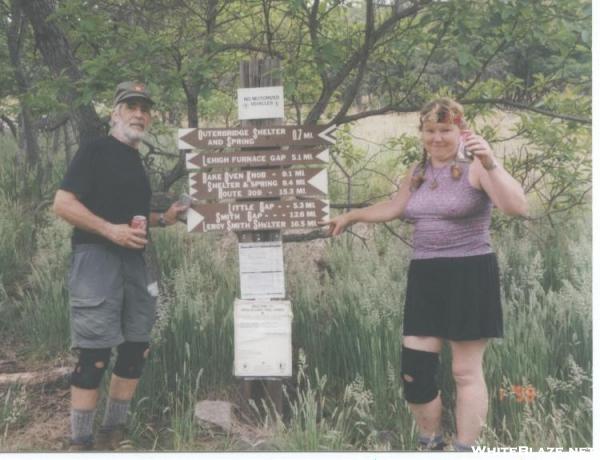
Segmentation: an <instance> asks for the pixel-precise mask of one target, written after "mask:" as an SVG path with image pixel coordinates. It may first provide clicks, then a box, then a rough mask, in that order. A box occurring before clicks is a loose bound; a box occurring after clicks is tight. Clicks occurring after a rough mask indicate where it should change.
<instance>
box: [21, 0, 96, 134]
mask: <svg viewBox="0 0 600 460" xmlns="http://www.w3.org/2000/svg"><path fill="white" fill-rule="evenodd" d="M54 3H55V2H53V1H52V0H22V1H20V2H19V4H20V6H21V8H22V9H23V12H24V13H25V15H26V16H27V19H29V22H30V23H31V26H32V28H33V32H34V35H35V41H36V46H37V48H38V49H39V50H40V52H41V54H42V57H43V58H44V62H45V63H46V65H47V66H48V67H49V68H50V70H51V71H52V73H53V74H54V75H55V76H56V77H60V76H61V75H65V76H66V77H67V78H68V79H69V80H70V81H71V83H72V85H70V86H69V89H68V90H66V91H65V92H64V93H63V94H60V95H59V96H60V97H61V98H63V99H64V100H65V101H66V102H67V103H68V105H69V107H70V109H71V113H72V115H73V120H74V122H75V126H76V127H77V131H78V134H79V140H80V142H81V141H85V140H88V139H92V138H94V137H98V136H101V135H103V134H105V133H106V127H105V126H104V124H103V123H102V121H101V120H100V118H99V117H98V115H97V114H96V111H95V109H94V107H93V106H92V104H90V103H88V104H81V103H79V102H77V99H78V97H79V93H78V91H77V89H76V83H77V82H79V81H80V80H81V79H82V78H83V74H82V72H81V70H80V69H79V66H78V63H77V61H76V59H75V56H74V55H73V51H72V49H71V45H70V44H69V41H68V40H67V37H66V35H65V33H64V32H63V31H62V30H61V29H60V28H59V27H58V25H57V24H56V23H55V22H54V21H53V19H52V15H53V14H54V13H55V8H54Z"/></svg>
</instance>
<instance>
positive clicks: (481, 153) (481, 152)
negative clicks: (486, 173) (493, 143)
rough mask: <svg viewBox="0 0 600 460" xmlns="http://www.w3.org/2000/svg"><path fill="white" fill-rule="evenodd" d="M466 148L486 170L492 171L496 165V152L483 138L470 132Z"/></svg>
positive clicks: (466, 138) (467, 135)
mask: <svg viewBox="0 0 600 460" xmlns="http://www.w3.org/2000/svg"><path fill="white" fill-rule="evenodd" d="M465 147H466V148H467V150H468V151H469V152H471V153H472V154H473V155H475V156H476V157H477V158H478V159H479V161H480V162H481V164H482V165H483V167H484V168H485V169H488V170H489V169H492V168H493V167H494V165H495V164H496V159H495V158H494V152H493V151H492V148H491V147H490V144H488V143H487V141H486V140H485V139H484V138H483V137H481V136H479V135H477V134H473V133H471V132H469V133H468V134H466V136H465Z"/></svg>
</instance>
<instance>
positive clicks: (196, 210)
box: [178, 59, 336, 413]
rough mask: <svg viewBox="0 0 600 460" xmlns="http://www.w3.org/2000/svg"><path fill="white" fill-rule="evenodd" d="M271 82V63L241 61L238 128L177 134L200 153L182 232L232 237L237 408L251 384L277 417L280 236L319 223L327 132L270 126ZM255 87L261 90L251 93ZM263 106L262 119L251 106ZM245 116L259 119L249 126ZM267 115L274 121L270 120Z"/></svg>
mask: <svg viewBox="0 0 600 460" xmlns="http://www.w3.org/2000/svg"><path fill="white" fill-rule="evenodd" d="M278 73H279V62H278V61H277V60H275V59H267V60H264V61H259V60H253V61H250V62H242V63H241V66H240V80H241V85H240V86H241V87H243V88H244V91H241V92H240V97H242V98H243V100H244V101H245V102H244V104H246V105H247V106H248V107H244V108H243V110H240V119H243V120H244V121H242V125H241V126H240V127H235V128H190V129H180V130H179V137H178V145H179V148H180V149H184V150H195V149H203V151H194V152H192V153H188V154H187V155H186V166H187V169H188V170H189V171H190V176H189V188H190V195H192V197H193V198H194V199H195V201H196V202H195V203H194V204H193V205H192V207H191V208H190V209H189V210H188V216H187V222H188V231H190V232H210V231H219V232H236V233H237V235H238V240H239V244H238V250H239V260H240V281H241V299H238V300H236V302H235V305H234V320H235V321H234V323H235V324H234V342H235V357H234V374H235V375H236V376H237V377H240V378H244V379H245V380H244V381H243V382H242V390H241V391H242V393H243V395H244V400H245V401H247V400H249V399H254V398H255V396H256V393H257V391H256V390H257V387H256V386H255V385H254V386H253V385H252V382H251V381H250V380H248V379H258V380H254V381H255V382H256V381H258V382H262V384H263V385H262V387H263V388H266V398H267V399H269V400H270V401H271V402H272V403H273V404H274V407H275V409H276V410H277V411H279V412H280V413H281V410H282V406H283V394H282V384H281V378H283V377H290V376H291V375H292V363H291V359H292V351H291V343H292V342H291V320H292V305H291V302H290V301H289V300H286V299H285V282H284V276H283V275H284V272H283V266H284V265H283V247H282V242H281V231H282V230H290V229H305V228H314V227H318V222H319V221H321V220H326V219H328V217H329V201H328V200H327V199H326V196H327V193H328V183H327V170H326V169H324V168H325V167H326V166H327V163H328V161H329V150H328V148H327V145H330V144H333V143H334V142H335V137H333V133H334V131H335V129H336V126H335V125H330V126H318V125H311V126H291V125H283V124H282V123H283V119H281V118H276V117H280V116H281V113H282V111H281V104H280V102H282V98H283V92H282V91H283V90H282V89H281V88H280V87H278V86H277V85H279V81H277V80H278V79H277V78H276V77H275V75H277V74H278ZM261 87H268V89H264V88H263V89H261V90H260V91H258V90H257V91H256V94H254V93H253V88H259V89H260V88H261ZM280 94H281V97H279V95H280ZM265 101H267V102H269V104H270V105H271V106H272V108H273V110H272V111H271V112H270V111H269V110H270V109H268V108H265V107H252V106H253V105H255V106H264V104H265ZM242 112H243V115H242ZM252 113H255V114H256V118H260V120H248V119H247V118H248V117H249V115H248V114H252ZM269 114H271V115H272V117H271V118H276V119H271V120H269V119H268V118H269ZM265 118H267V119H265ZM215 201H216V202H215ZM258 393H260V391H258ZM264 396H265V393H262V396H261V395H259V396H258V397H259V398H260V397H264ZM258 405H259V406H260V404H258Z"/></svg>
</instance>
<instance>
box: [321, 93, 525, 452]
mask: <svg viewBox="0 0 600 460" xmlns="http://www.w3.org/2000/svg"><path fill="white" fill-rule="evenodd" d="M463 116H464V114H463V108H462V106H461V105H460V104H458V103H457V102H455V101H453V100H451V99H448V98H441V99H437V100H434V101H432V102H430V103H428V104H427V105H425V107H423V109H422V110H421V113H420V126H419V129H420V132H421V141H422V143H423V158H422V160H421V161H420V162H419V163H418V164H416V165H413V166H412V167H411V168H410V170H409V173H408V174H407V176H406V177H405V178H404V179H403V181H402V183H401V185H400V188H399V190H398V193H396V195H395V196H394V197H393V198H392V199H391V200H389V201H385V202H381V203H377V204H375V205H373V206H369V207H367V208H362V209H355V210H353V211H351V212H348V213H346V214H342V215H340V216H337V217H335V218H333V219H331V220H330V221H328V222H325V223H324V224H326V225H329V233H330V234H331V235H334V236H335V235H339V234H341V233H342V232H343V231H344V229H345V228H346V227H347V226H348V225H351V224H353V223H355V222H387V221H390V220H392V219H396V218H399V217H401V218H403V219H406V220H408V221H409V222H411V223H413V224H414V225H415V229H414V234H413V246H414V252H413V256H412V260H411V262H410V267H409V272H408V286H407V292H406V304H405V308H404V331H403V346H402V380H403V384H404V395H405V398H406V400H407V402H408V404H409V407H410V409H411V412H412V413H413V415H414V417H415V419H416V422H417V426H418V428H419V444H420V447H421V448H422V449H428V450H429V449H430V450H441V449H443V447H444V442H443V437H442V430H441V412H442V403H441V398H440V394H439V390H438V387H437V383H436V373H437V369H438V366H439V353H440V351H441V349H442V344H443V341H444V340H448V342H449V344H450V348H451V351H452V375H453V377H454V380H455V382H456V392H457V395H456V427H457V434H456V438H455V440H454V449H455V450H458V451H471V446H472V445H473V444H474V443H475V441H476V440H477V438H478V437H479V434H480V432H481V428H482V426H483V423H484V422H485V419H486V414H487V406H488V394H487V389H486V385H485V380H484V376H483V368H482V362H483V354H484V351H485V347H486V344H487V341H488V339H489V338H492V337H502V335H503V328H502V309H501V305H500V286H499V277H498V266H497V262H496V256H495V254H494V253H493V251H492V248H491V246H490V236H489V225H490V215H491V208H492V204H493V205H494V206H496V207H497V208H498V209H500V210H501V211H503V212H504V213H506V214H508V215H526V213H527V202H526V199H525V194H524V192H523V189H522V187H521V185H520V184H519V183H518V182H517V181H516V180H515V179H514V178H512V177H511V176H510V174H509V173H508V172H506V170H505V169H504V168H503V167H502V166H501V165H500V164H499V163H498V162H497V161H496V159H495V158H494V153H493V152H492V149H491V148H490V146H489V144H488V143H487V142H486V141H485V139H483V138H482V137H481V136H478V135H476V134H473V133H472V132H470V131H468V130H467V125H466V123H465V121H464V118H463Z"/></svg>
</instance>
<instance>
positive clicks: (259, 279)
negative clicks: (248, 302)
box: [238, 240, 285, 299]
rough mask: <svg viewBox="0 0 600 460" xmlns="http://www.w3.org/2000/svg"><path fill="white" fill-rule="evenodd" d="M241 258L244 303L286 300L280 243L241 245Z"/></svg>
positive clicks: (260, 242) (259, 242) (239, 245)
mask: <svg viewBox="0 0 600 460" xmlns="http://www.w3.org/2000/svg"><path fill="white" fill-rule="evenodd" d="M238 255H239V262H240V292H241V298H242V299H275V298H279V299H282V298H284V297H285V279H284V271H283V243H282V242H281V240H277V241H255V242H251V243H239V244H238Z"/></svg>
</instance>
